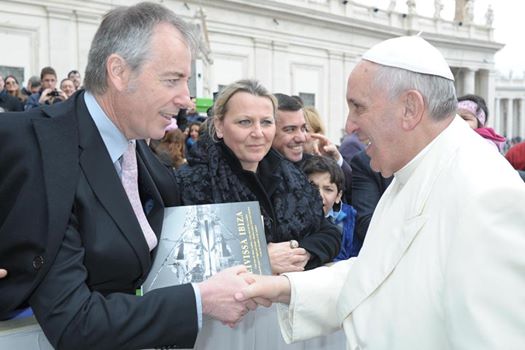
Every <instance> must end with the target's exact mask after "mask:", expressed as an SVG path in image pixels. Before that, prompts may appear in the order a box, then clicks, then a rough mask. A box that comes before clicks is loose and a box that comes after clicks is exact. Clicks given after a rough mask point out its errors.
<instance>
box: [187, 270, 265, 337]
mask: <svg viewBox="0 0 525 350" xmlns="http://www.w3.org/2000/svg"><path fill="white" fill-rule="evenodd" d="M247 272H248V271H247V270H246V267H245V266H243V265H241V266H234V267H230V268H228V269H225V270H223V271H221V272H219V273H217V274H215V275H213V276H212V277H211V278H209V279H208V280H206V281H203V282H200V283H198V284H197V286H198V288H199V291H200V294H201V301H202V313H203V314H205V315H209V316H211V317H212V318H214V319H217V320H219V321H222V322H223V323H224V324H227V325H229V326H230V327H233V326H235V324H236V323H237V322H239V321H240V320H241V318H242V317H243V316H244V315H245V314H246V313H247V312H248V310H255V309H256V308H257V304H256V303H255V302H254V301H253V300H250V299H246V300H243V301H242V302H240V301H237V300H235V298H234V294H235V293H236V292H238V291H239V290H242V289H243V288H244V287H246V286H248V285H249V283H253V282H254V279H253V276H254V275H251V274H248V273H247Z"/></svg>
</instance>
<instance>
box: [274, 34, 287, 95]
mask: <svg viewBox="0 0 525 350" xmlns="http://www.w3.org/2000/svg"><path fill="white" fill-rule="evenodd" d="M272 47H273V51H272V52H273V58H272V61H273V62H277V63H276V64H275V65H274V66H273V67H272V77H273V79H272V80H273V91H289V90H290V86H291V83H290V65H289V62H288V55H287V50H288V44H287V43H285V42H279V41H274V42H273V43H272Z"/></svg>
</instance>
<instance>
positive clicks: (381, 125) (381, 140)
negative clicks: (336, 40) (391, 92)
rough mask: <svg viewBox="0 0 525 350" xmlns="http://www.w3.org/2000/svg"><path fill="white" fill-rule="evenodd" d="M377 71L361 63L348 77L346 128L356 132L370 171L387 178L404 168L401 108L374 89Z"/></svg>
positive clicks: (395, 101) (369, 63) (383, 92)
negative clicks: (368, 161) (363, 147)
mask: <svg viewBox="0 0 525 350" xmlns="http://www.w3.org/2000/svg"><path fill="white" fill-rule="evenodd" d="M377 68H378V66H377V65H376V64H374V63H371V62H368V61H361V62H360V63H359V64H358V65H357V66H356V67H355V68H354V70H353V71H352V73H351V74H350V78H349V79H348V86H347V94H346V99H347V103H348V108H349V112H348V119H349V121H348V122H347V127H348V126H350V127H351V128H355V129H354V130H355V132H356V133H357V136H358V137H359V140H360V141H361V142H363V143H364V144H365V145H366V153H367V154H368V155H369V156H370V158H371V160H370V166H371V168H372V169H373V170H374V171H379V172H381V174H382V175H383V176H384V177H389V176H391V175H392V174H393V173H394V172H396V171H398V170H399V169H401V168H402V167H403V166H404V164H405V163H404V158H403V152H402V147H401V145H402V142H403V136H404V135H403V134H402V129H401V121H400V120H401V118H400V113H402V110H403V108H402V106H401V104H400V101H399V100H398V99H397V98H394V99H393V100H392V101H391V100H390V98H389V96H388V95H387V93H386V91H384V89H382V88H380V87H378V86H377V85H376V86H374V84H373V77H374V75H375V72H376V70H377ZM351 131H352V130H347V132H351Z"/></svg>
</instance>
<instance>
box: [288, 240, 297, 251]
mask: <svg viewBox="0 0 525 350" xmlns="http://www.w3.org/2000/svg"><path fill="white" fill-rule="evenodd" d="M290 248H292V249H295V248H299V242H297V241H296V240H295V239H292V240H290Z"/></svg>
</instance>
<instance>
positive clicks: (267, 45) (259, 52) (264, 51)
mask: <svg viewBox="0 0 525 350" xmlns="http://www.w3.org/2000/svg"><path fill="white" fill-rule="evenodd" d="M253 47H254V57H253V61H254V72H255V76H256V77H257V79H258V80H259V81H260V82H261V83H262V84H263V85H264V86H265V87H266V88H267V89H268V90H270V91H274V89H273V84H272V83H273V79H272V69H273V62H272V42H271V41H270V40H263V39H258V38H254V39H253Z"/></svg>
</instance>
